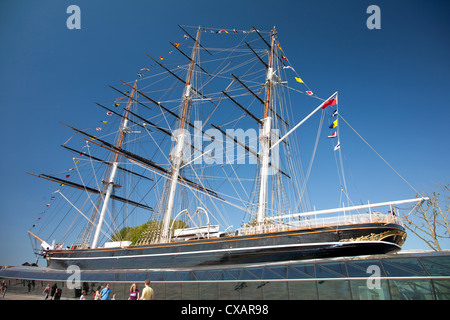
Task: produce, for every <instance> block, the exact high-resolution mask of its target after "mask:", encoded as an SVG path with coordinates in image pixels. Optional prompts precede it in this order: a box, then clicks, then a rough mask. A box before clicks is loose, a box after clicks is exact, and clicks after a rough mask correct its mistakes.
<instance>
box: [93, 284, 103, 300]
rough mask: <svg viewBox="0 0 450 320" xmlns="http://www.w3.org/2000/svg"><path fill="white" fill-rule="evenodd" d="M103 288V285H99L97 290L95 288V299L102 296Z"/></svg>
mask: <svg viewBox="0 0 450 320" xmlns="http://www.w3.org/2000/svg"><path fill="white" fill-rule="evenodd" d="M101 290H102V287H101V286H98V287H97V290H95V293H94V300H100V298H101V295H100V291H101Z"/></svg>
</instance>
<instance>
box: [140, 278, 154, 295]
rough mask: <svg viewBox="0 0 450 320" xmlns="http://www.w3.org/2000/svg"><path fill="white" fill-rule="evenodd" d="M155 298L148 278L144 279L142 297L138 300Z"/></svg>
mask: <svg viewBox="0 0 450 320" xmlns="http://www.w3.org/2000/svg"><path fill="white" fill-rule="evenodd" d="M154 298H155V295H154V292H153V289H152V288H151V287H150V280H148V279H147V280H145V288H144V290H142V297H141V298H140V299H139V300H153V299H154Z"/></svg>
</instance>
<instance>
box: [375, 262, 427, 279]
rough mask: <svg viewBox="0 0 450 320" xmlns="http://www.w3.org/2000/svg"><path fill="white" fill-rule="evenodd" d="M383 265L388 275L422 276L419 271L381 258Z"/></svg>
mask: <svg viewBox="0 0 450 320" xmlns="http://www.w3.org/2000/svg"><path fill="white" fill-rule="evenodd" d="M383 267H384V270H386V273H387V275H388V276H389V277H414V276H416V277H417V276H422V275H421V274H420V273H417V272H415V271H414V270H411V269H409V268H405V267H402V266H400V265H397V264H394V263H391V262H388V261H384V260H383Z"/></svg>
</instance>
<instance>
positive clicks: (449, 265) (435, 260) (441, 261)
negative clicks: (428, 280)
mask: <svg viewBox="0 0 450 320" xmlns="http://www.w3.org/2000/svg"><path fill="white" fill-rule="evenodd" d="M420 261H421V262H422V264H423V265H424V266H425V268H426V269H427V271H428V272H429V273H430V275H431V276H450V257H429V258H420Z"/></svg>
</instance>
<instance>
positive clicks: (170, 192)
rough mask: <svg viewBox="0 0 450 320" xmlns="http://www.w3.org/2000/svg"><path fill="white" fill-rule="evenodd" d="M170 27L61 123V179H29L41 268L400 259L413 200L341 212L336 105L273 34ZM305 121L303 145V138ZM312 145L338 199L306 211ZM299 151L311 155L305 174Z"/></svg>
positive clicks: (345, 203) (343, 189)
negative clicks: (76, 117)
mask: <svg viewBox="0 0 450 320" xmlns="http://www.w3.org/2000/svg"><path fill="white" fill-rule="evenodd" d="M179 27H180V30H181V34H182V35H181V36H180V37H179V39H176V40H177V41H173V42H169V43H168V44H167V47H168V49H167V50H166V51H164V52H157V53H153V54H146V56H144V57H143V61H142V65H140V66H139V67H136V70H134V71H133V72H135V73H133V77H132V78H131V80H130V79H128V80H121V79H119V80H120V81H118V82H117V84H114V85H110V88H111V90H110V91H108V92H109V93H108V94H107V97H104V98H101V101H102V102H96V108H97V107H98V109H93V114H92V115H90V116H89V117H88V118H87V119H88V120H87V122H90V123H87V124H86V126H87V127H81V128H80V127H79V126H75V125H74V124H66V123H63V125H64V126H65V127H67V130H68V131H69V132H71V133H72V135H71V136H70V137H69V138H68V139H67V140H66V141H65V142H64V144H63V145H62V147H63V148H64V149H65V150H66V151H67V152H68V153H69V154H70V156H69V157H68V163H67V167H65V168H62V169H61V170H59V169H57V170H55V171H56V172H54V173H50V174H34V173H33V174H32V175H33V176H36V177H39V178H42V179H45V180H48V181H50V182H52V183H54V186H55V190H54V191H53V192H52V193H51V194H50V195H49V200H48V203H46V204H45V209H44V210H43V211H42V212H41V213H40V214H39V217H37V220H36V222H35V223H34V224H33V226H32V227H31V228H30V230H29V235H30V239H32V242H33V243H35V244H36V245H35V248H34V249H35V252H36V253H37V254H39V255H41V256H43V257H45V259H46V261H47V264H48V268H52V269H66V268H68V267H69V266H71V265H76V266H78V267H80V268H81V269H84V270H101V269H105V270H106V269H149V268H171V269H173V268H195V267H200V266H215V265H242V264H252V263H270V262H279V261H291V260H303V259H316V258H326V257H340V256H357V255H369V254H384V253H390V252H395V251H398V250H400V249H401V246H402V244H403V243H404V242H405V239H406V232H405V228H404V226H403V223H402V221H401V217H400V216H399V214H398V212H397V211H398V206H401V205H404V204H405V205H406V204H411V205H417V204H418V203H420V202H421V201H424V200H425V199H424V198H414V199H408V200H398V201H386V202H383V203H377V204H370V203H368V204H360V205H354V204H353V203H352V202H351V201H350V199H349V197H348V192H347V186H346V182H345V174H344V172H343V168H344V166H343V165H342V164H341V161H342V159H343V157H342V154H341V152H342V149H343V148H345V146H343V147H342V148H341V137H340V128H341V121H342V120H343V118H342V115H341V111H340V109H339V103H338V92H335V93H332V94H331V93H330V94H329V96H328V97H319V96H318V95H316V94H315V93H314V92H313V91H312V90H311V89H310V88H309V87H308V85H307V82H306V81H304V79H303V78H302V76H301V74H300V73H299V70H298V69H299V68H298V67H297V66H294V65H292V64H291V62H290V60H289V59H288V54H287V53H285V52H284V51H283V46H282V44H281V43H280V41H279V40H278V38H279V37H278V34H277V31H276V29H275V27H274V28H273V29H272V30H269V31H261V30H258V29H256V28H254V27H253V28H250V29H248V30H237V29H217V28H206V27H192V26H179ZM108 90H109V89H108ZM341 109H342V108H341ZM97 116H98V118H95V117H97ZM94 118H95V119H94ZM316 122H318V123H319V124H318V125H316V127H315V129H314V130H315V132H316V134H315V136H314V135H311V134H309V135H307V134H305V132H304V131H307V130H303V128H304V126H308V125H309V127H308V130H310V128H311V127H312V123H316ZM327 122H328V123H327ZM302 130H303V131H302ZM320 137H322V138H325V140H326V141H327V144H328V146H329V150H328V149H327V152H328V154H329V155H331V156H330V159H332V160H333V161H336V165H335V163H334V162H333V161H332V162H331V163H330V166H335V167H336V168H337V169H338V177H339V183H338V186H337V188H338V189H339V192H340V195H341V196H340V198H341V199H340V201H339V203H338V206H337V207H336V208H333V209H324V210H315V208H314V206H312V205H311V201H310V195H309V191H308V182H309V178H310V174H311V171H312V168H313V163H314V160H315V157H316V151H317V150H318V145H319V140H320V139H319V138H320ZM322 140H323V139H322ZM308 141H309V144H308ZM311 141H312V142H311ZM342 142H343V144H344V145H345V142H344V141H342ZM304 144H307V145H308V146H312V152H311V153H312V155H311V160H310V161H309V163H308V165H307V166H304V165H303V164H302V162H303V161H302V154H301V153H300V150H301V149H300V147H301V146H302V145H304ZM70 159H71V161H69V160H70ZM30 174H31V173H30ZM319 192H320V191H319ZM322 196H323V197H326V195H322ZM324 203H329V201H324ZM378 208H384V209H378ZM378 210H380V211H382V210H385V211H384V212H380V211H378Z"/></svg>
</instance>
